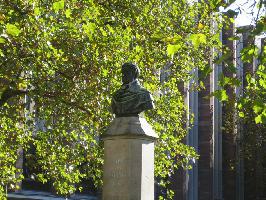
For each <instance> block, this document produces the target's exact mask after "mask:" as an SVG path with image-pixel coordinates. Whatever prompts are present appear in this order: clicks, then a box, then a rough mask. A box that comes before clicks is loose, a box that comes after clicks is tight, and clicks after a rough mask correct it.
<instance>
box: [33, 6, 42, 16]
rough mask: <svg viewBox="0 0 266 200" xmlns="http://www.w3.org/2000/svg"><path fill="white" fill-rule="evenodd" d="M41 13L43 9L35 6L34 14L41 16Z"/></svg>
mask: <svg viewBox="0 0 266 200" xmlns="http://www.w3.org/2000/svg"><path fill="white" fill-rule="evenodd" d="M40 13H41V10H40V8H38V7H35V8H34V15H35V16H39V15H40Z"/></svg>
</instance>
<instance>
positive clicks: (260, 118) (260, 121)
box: [255, 115, 262, 124]
mask: <svg viewBox="0 0 266 200" xmlns="http://www.w3.org/2000/svg"><path fill="white" fill-rule="evenodd" d="M255 122H256V124H260V123H262V115H258V116H257V117H255Z"/></svg>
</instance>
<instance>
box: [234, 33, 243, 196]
mask: <svg viewBox="0 0 266 200" xmlns="http://www.w3.org/2000/svg"><path fill="white" fill-rule="evenodd" d="M238 36H239V40H237V41H235V63H234V65H235V67H236V77H237V78H238V80H240V82H241V84H240V85H239V87H235V94H236V98H237V99H238V98H239V97H241V96H242V95H243V63H242V60H241V54H240V51H241V50H242V49H243V36H242V35H241V34H240V35H238ZM235 120H236V123H235V124H236V125H235V131H236V161H237V162H236V167H237V169H236V172H237V176H236V184H237V186H236V188H237V191H236V198H237V200H242V199H244V161H243V158H242V155H241V139H242V134H243V131H242V125H241V121H240V119H239V117H238V115H237V113H235Z"/></svg>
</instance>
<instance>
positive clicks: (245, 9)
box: [220, 0, 266, 27]
mask: <svg viewBox="0 0 266 200" xmlns="http://www.w3.org/2000/svg"><path fill="white" fill-rule="evenodd" d="M255 2H256V4H254V3H255ZM258 2H259V0H236V1H235V2H234V3H232V4H231V5H230V6H229V7H227V8H226V9H224V8H221V9H220V11H221V12H226V11H228V10H230V9H231V10H234V11H236V12H238V13H239V14H238V16H237V18H236V19H235V24H236V26H237V27H239V26H246V25H250V24H254V21H255V19H256V18H257V14H258V8H257V4H258ZM263 15H264V16H265V15H266V9H265V7H264V8H262V9H261V10H260V12H259V16H263Z"/></svg>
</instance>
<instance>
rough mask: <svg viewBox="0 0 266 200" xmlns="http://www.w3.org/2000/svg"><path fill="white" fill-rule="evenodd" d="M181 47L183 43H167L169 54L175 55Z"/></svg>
mask: <svg viewBox="0 0 266 200" xmlns="http://www.w3.org/2000/svg"><path fill="white" fill-rule="evenodd" d="M180 48H181V45H179V44H176V45H172V44H168V45H167V54H168V55H169V56H173V55H174V54H175V53H176V52H177V51H178V50H179V49H180Z"/></svg>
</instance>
